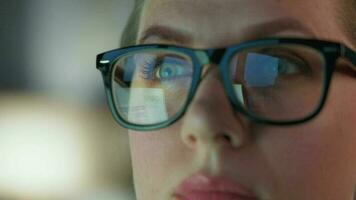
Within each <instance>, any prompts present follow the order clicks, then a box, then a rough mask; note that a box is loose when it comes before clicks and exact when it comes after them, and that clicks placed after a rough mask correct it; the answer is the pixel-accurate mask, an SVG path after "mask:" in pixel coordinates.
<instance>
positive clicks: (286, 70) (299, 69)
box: [277, 58, 308, 75]
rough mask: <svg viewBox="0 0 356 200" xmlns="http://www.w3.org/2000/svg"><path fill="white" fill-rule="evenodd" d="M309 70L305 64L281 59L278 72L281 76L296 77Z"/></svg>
mask: <svg viewBox="0 0 356 200" xmlns="http://www.w3.org/2000/svg"><path fill="white" fill-rule="evenodd" d="M307 68H308V67H307V66H306V64H305V63H303V62H300V61H297V60H291V59H285V58H280V59H279V62H278V68H277V70H278V74H279V75H296V74H301V73H305V72H306V69H307Z"/></svg>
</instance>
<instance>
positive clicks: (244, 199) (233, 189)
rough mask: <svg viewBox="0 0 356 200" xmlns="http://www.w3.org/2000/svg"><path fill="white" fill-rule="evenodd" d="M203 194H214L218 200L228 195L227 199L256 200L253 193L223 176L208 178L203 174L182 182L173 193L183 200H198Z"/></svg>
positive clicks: (208, 176)
mask: <svg viewBox="0 0 356 200" xmlns="http://www.w3.org/2000/svg"><path fill="white" fill-rule="evenodd" d="M203 194H205V195H206V194H214V196H215V197H216V199H219V200H220V199H224V195H225V196H227V195H229V196H230V198H229V199H231V196H234V197H235V198H234V199H238V200H256V196H255V195H254V193H253V192H251V191H250V190H248V189H247V188H246V187H244V186H243V185H241V184H240V183H237V182H235V181H233V180H232V179H230V178H228V177H225V176H210V175H207V174H204V173H197V174H195V175H193V176H191V177H189V178H188V179H186V180H184V181H183V182H182V183H181V184H180V185H179V186H178V187H177V188H176V190H175V193H174V195H175V196H176V197H180V198H182V199H184V200H186V199H187V200H190V199H200V198H199V197H197V196H199V195H203ZM193 196H194V197H193ZM219 196H221V198H219Z"/></svg>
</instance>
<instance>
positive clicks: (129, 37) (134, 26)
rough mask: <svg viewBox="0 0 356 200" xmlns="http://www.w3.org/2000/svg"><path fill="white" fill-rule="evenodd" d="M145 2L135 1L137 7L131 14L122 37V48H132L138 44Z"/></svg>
mask: <svg viewBox="0 0 356 200" xmlns="http://www.w3.org/2000/svg"><path fill="white" fill-rule="evenodd" d="M143 3H144V0H135V6H134V9H133V11H132V12H131V14H130V17H129V20H128V21H127V23H126V26H125V28H124V31H123V33H122V37H121V43H120V46H121V47H125V46H132V45H135V44H136V39H137V34H138V29H139V25H140V17H141V13H142V8H143Z"/></svg>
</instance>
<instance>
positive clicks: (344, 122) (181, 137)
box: [129, 0, 356, 200]
mask: <svg viewBox="0 0 356 200" xmlns="http://www.w3.org/2000/svg"><path fill="white" fill-rule="evenodd" d="M336 4H337V0H334V1H332V0H330V1H325V0H310V1H298V0H263V1H261V0H219V1H216V0H194V1H191V0H151V1H146V3H145V5H144V9H143V15H142V18H141V24H140V30H139V37H138V42H139V43H165V44H175V45H177V44H178V45H184V46H187V47H195V48H214V47H224V46H228V45H232V44H236V43H240V42H243V41H246V40H250V39H257V38H263V37H269V36H281V37H282V36H283V37H303V38H319V39H329V40H337V41H341V42H344V43H346V44H348V45H349V46H351V44H350V43H348V41H347V39H346V37H345V36H344V35H343V33H342V32H341V29H340V28H339V27H338V23H337V18H336V15H337V13H336V10H337V9H336V7H337V5H336ZM147 30H150V31H147ZM216 68H217V66H213V65H212V66H209V70H208V72H207V73H206V76H204V79H203V80H202V82H201V84H200V86H199V88H198V91H197V93H196V94H195V97H194V99H193V101H192V102H191V104H190V106H189V108H188V111H187V113H186V114H185V115H184V116H183V117H182V118H181V119H180V120H179V121H178V122H177V123H175V124H174V125H172V126H170V127H168V128H165V129H160V130H156V131H151V132H145V133H139V132H136V131H130V133H129V134H130V145H131V153H132V160H133V169H134V181H135V187H136V194H137V198H138V199H140V200H143V199H145V200H168V199H169V200H171V199H172V200H173V199H177V200H178V199H180V198H179V197H178V196H179V195H177V193H179V191H181V190H182V187H183V188H185V190H189V188H192V187H193V188H194V187H198V188H199V187H200V186H201V190H202V191H200V192H198V193H199V194H197V193H195V195H196V196H195V197H194V198H193V197H191V199H193V200H195V199H239V198H237V197H236V196H235V198H233V196H234V195H233V194H227V193H224V192H220V193H219V192H215V193H214V192H211V191H212V190H213V189H211V187H214V186H216V187H217V188H219V187H225V186H226V188H228V187H230V186H231V184H230V186H227V185H226V184H227V182H234V184H233V185H235V186H236V184H239V185H240V186H242V187H243V188H245V189H247V190H249V191H250V192H249V193H252V194H253V196H255V197H256V199H271V200H286V199H288V200H326V199H328V200H352V198H353V194H354V191H355V185H356V159H355V158H356V134H355V130H356V123H355V119H356V110H355V109H354V107H355V106H356V103H355V102H356V92H355V91H356V79H355V76H354V75H352V73H351V72H350V71H348V70H347V69H348V68H347V67H346V66H343V65H342V64H340V66H337V71H336V73H335V74H334V77H333V80H332V85H331V88H330V92H329V98H328V99H327V102H326V105H325V107H324V109H323V111H322V112H321V113H320V114H319V115H318V116H317V117H316V118H315V119H314V120H312V121H310V122H308V123H305V124H302V125H297V126H288V127H277V126H266V125H265V126H262V125H257V124H251V123H250V122H248V120H247V119H245V118H244V117H243V116H241V115H240V114H235V113H234V112H233V111H232V108H231V106H230V103H229V101H228V98H227V97H226V94H225V91H224V89H223V86H222V84H221V82H220V79H219V73H218V72H217V70H216ZM189 178H190V179H189ZM187 179H188V180H187ZM182 183H183V185H181V184H182ZM207 183H209V184H210V185H209V187H210V189H206V188H203V186H202V185H204V184H207ZM224 184H225V185H224ZM187 188H188V189H187ZM226 188H225V189H226ZM195 189H196V188H195ZM220 189H221V188H220ZM223 189H224V188H223ZM223 189H221V190H223ZM183 190H184V189H183ZM226 190H228V189H226ZM204 192H207V193H208V195H209V196H210V197H211V198H204V197H203V196H204V194H203V193H204ZM209 192H210V193H209ZM199 195H200V196H199ZM212 196H215V198H213V197H212ZM183 199H184V200H186V199H185V198H181V199H180V200H183ZM187 200H190V198H187Z"/></svg>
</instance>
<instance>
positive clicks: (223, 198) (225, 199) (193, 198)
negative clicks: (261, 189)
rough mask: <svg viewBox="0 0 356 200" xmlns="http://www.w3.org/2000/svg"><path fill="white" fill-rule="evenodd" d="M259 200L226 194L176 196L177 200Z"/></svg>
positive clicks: (198, 193)
mask: <svg viewBox="0 0 356 200" xmlns="http://www.w3.org/2000/svg"><path fill="white" fill-rule="evenodd" d="M206 199H209V200H257V199H256V198H251V197H244V196H241V195H237V194H234V193H226V192H200V191H194V192H190V193H189V194H185V195H184V196H183V195H176V200H206Z"/></svg>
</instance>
